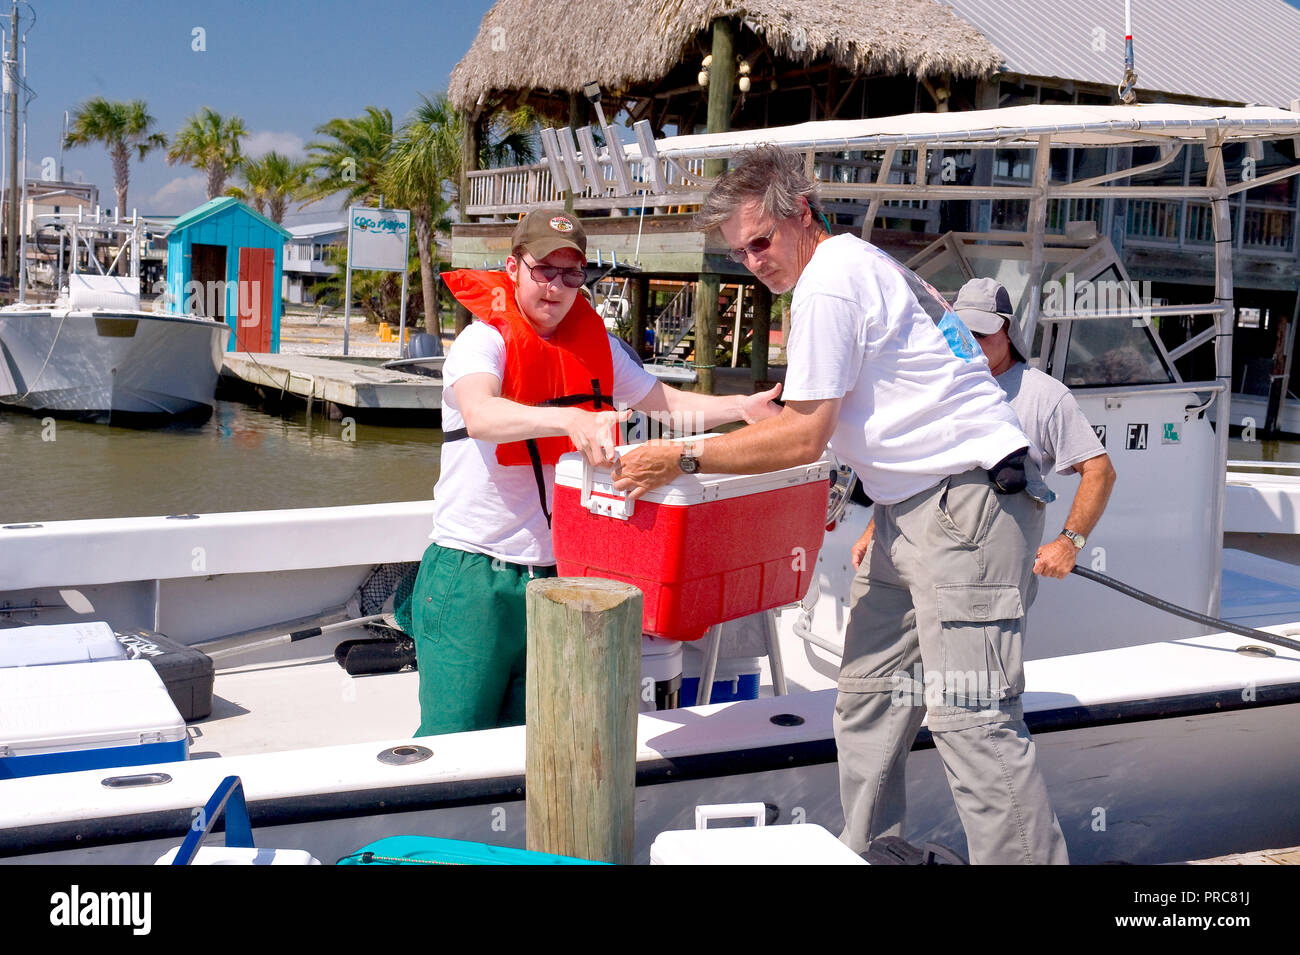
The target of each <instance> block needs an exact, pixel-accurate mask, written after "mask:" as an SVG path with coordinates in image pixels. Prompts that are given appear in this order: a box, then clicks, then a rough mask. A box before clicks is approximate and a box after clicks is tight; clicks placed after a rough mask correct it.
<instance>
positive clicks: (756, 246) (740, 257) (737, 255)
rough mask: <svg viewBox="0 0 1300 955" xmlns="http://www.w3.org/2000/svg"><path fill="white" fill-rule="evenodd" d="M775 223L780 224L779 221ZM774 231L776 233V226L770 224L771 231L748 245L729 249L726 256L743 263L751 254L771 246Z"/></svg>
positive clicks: (764, 250)
mask: <svg viewBox="0 0 1300 955" xmlns="http://www.w3.org/2000/svg"><path fill="white" fill-rule="evenodd" d="M777 225H780V223H779V222H778V223H777ZM775 233H776V226H775V225H774V226H772V229H771V231H770V232H768V234H767V235H761V236H759V237H758V238H757V239H755V240H754V241H753V242H750V243H749V244H748V245H746V246H745V247H744V248H743V249H732V250H730V251H729V252H728V253H727V258H729V259H731V261H733V262H738V263H740V264H741V265H744V264H745V260H746V259H748V258H749V257H750V256H751V255H760V254H762V253H763V252H766V251H767V250H768V249H770V248H771V247H772V236H773V235H774V234H775Z"/></svg>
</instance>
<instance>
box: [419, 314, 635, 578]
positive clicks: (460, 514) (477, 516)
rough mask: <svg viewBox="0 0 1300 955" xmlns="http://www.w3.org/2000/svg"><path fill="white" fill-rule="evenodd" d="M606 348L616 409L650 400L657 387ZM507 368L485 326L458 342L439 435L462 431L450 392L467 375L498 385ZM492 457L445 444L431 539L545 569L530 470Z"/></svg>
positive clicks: (446, 366)
mask: <svg viewBox="0 0 1300 955" xmlns="http://www.w3.org/2000/svg"><path fill="white" fill-rule="evenodd" d="M609 346H610V354H611V356H612V357H613V360H614V366H613V371H614V393H613V396H612V397H613V400H614V404H615V405H616V406H617V407H619V408H623V407H631V406H632V405H635V404H636V403H637V402H639V401H641V399H643V398H644V397H645V396H646V395H647V394H649V393H650V389H651V388H653V387H654V385H655V382H656V379H655V377H654V376H653V375H651V374H650V373H649V372H648V371H646V370H645V369H643V368H641V367H640V366H639V365H637V363H636V362H635V361H633V360H632V358H631V356H629V355H628V354H627V352H626V351H624V350H623V349H622V348H621V347H620V346H619V345H618V343H617V342H615V341H614V340H613V339H612V338H611V339H610V341H609ZM505 365H506V343H505V339H504V338H502V337H501V333H500V332H499V331H497V330H496V329H495V328H493V327H492V326H491V325H488V324H487V323H486V322H479V321H476V322H474V323H473V324H472V325H470V326H469V327H467V328H466V329H465V330H464V331H462V332H461V333H460V334H459V335H458V336H456V341H455V342H453V343H452V346H451V348H450V349H449V350H448V352H447V360H446V361H445V362H444V363H443V367H442V380H443V387H442V427H443V431H444V432H447V431H454V430H456V429H457V428H463V427H465V420H464V418H462V417H461V414H460V409H458V408H457V407H456V392H455V389H454V388H453V387H452V386H453V385H455V384H456V382H457V381H458V380H460V379H461V378H464V377H465V376H466V375H474V374H481V373H486V374H489V375H495V376H496V377H497V380H498V381H499V380H501V378H502V375H503V373H504V371H505ZM496 449H497V446H496V445H495V444H492V443H490V442H487V441H479V440H476V439H474V438H462V439H461V440H459V441H449V442H446V443H444V444H443V446H442V469H441V472H440V474H439V476H438V483H437V485H436V486H435V487H434V490H433V498H434V511H433V533H432V534H430V535H429V537H430V539H431V540H433V541H434V543H436V544H440V545H442V546H443V547H451V548H455V549H456V550H465V551H471V552H474V553H479V554H487V555H488V556H489V557H497V558H500V559H501V560H505V561H509V562H510V563H513V564H528V565H531V566H539V567H540V566H550V565H552V564H554V563H555V552H554V550H553V549H552V547H551V529H550V527H549V526H548V525H547V523H546V515H545V514H544V513H543V512H542V507H541V500H540V499H539V498H538V495H537V480H536V478H535V477H534V475H533V469H532V467H530V466H527V465H525V466H522V467H505V466H503V465H501V464H499V463H497V456H496ZM542 472H543V476H544V479H545V483H546V496H547V500H546V509H547V510H548V511H549V510H550V509H551V497H552V494H553V492H554V485H555V468H554V467H553V466H543V468H542Z"/></svg>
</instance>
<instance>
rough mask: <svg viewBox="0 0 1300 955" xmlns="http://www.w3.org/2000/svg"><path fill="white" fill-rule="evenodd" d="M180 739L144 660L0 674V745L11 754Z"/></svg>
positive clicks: (176, 717) (178, 722)
mask: <svg viewBox="0 0 1300 955" xmlns="http://www.w3.org/2000/svg"><path fill="white" fill-rule="evenodd" d="M141 733H160V734H162V735H161V738H160V740H159V742H175V741H176V740H181V739H184V738H185V720H184V719H182V718H181V714H180V712H179V711H178V710H177V709H176V704H175V703H173V702H172V700H171V697H170V696H169V695H168V693H167V687H166V686H164V685H163V681H162V678H161V677H159V676H158V672H157V671H156V670H155V669H154V668H153V664H152V663H150V662H149V661H148V660H105V661H102V662H99V663H56V664H52V665H50V666H39V667H6V668H4V669H0V745H4V746H7V747H9V749H10V750H12V751H13V755H17V756H22V755H25V754H27V753H36V752H60V751H65V750H76V749H86V748H87V745H88V744H90V745H105V744H108V743H113V742H118V741H120V742H123V743H139V738H138V737H139V735H140V734H141Z"/></svg>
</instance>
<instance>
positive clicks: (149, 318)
mask: <svg viewBox="0 0 1300 955" xmlns="http://www.w3.org/2000/svg"><path fill="white" fill-rule="evenodd" d="M228 331H229V329H228V328H227V326H226V325H225V324H223V323H218V322H212V321H207V320H201V319H192V318H185V317H183V316H179V315H167V314H155V313H152V312H138V311H116V310H105V309H95V310H84V309H82V310H68V309H49V310H38V309H22V310H12V311H2V312H0V364H3V365H4V366H5V367H4V369H3V371H2V372H0V403H3V404H5V405H8V406H10V407H17V408H22V409H24V410H26V411H31V412H35V413H38V414H52V415H57V416H69V417H80V418H88V419H95V420H109V419H113V418H123V417H126V418H131V417H162V418H170V417H175V416H181V415H200V414H204V413H210V412H211V410H212V407H213V400H214V398H213V396H214V395H215V393H216V386H217V376H218V375H219V373H220V371H221V355H222V350H223V349H224V347H225V342H226V335H227V333H228Z"/></svg>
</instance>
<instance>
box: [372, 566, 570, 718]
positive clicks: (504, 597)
mask: <svg viewBox="0 0 1300 955" xmlns="http://www.w3.org/2000/svg"><path fill="white" fill-rule="evenodd" d="M554 576H555V568H554V567H533V568H529V567H526V566H524V565H521V564H511V563H507V562H506V561H503V560H499V559H495V558H492V557H488V556H487V555H486V554H472V553H469V552H468V551H463V550H454V549H452V548H450V547H441V546H439V545H438V544H430V545H429V548H428V549H427V550H426V551H425V552H424V559H423V561H422V562H421V563H420V573H419V575H418V576H417V577H416V579H415V584H414V586H413V587H412V589H411V592H410V593H409V594H404V593H402V591H401V590H399V591H398V594H397V599H396V610H395V612H396V615H397V619H398V623H399V624H400V625H401V626H403V627H404V628H405V629H406V632H407V633H408V634H410V635H411V637H412V638H413V639H414V640H415V654H416V660H417V664H418V667H419V673H420V727H419V729H417V730H416V731H415V735H416V736H436V735H438V734H440V733H461V732H465V731H467V730H479V729H490V728H492V727H494V726H519V725H521V724H522V723H523V722H524V708H525V703H524V674H525V664H526V662H527V651H528V629H527V624H526V620H525V616H524V588H525V587H526V586H527V585H528V581H529V580H530V579H532V578H533V577H554Z"/></svg>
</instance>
